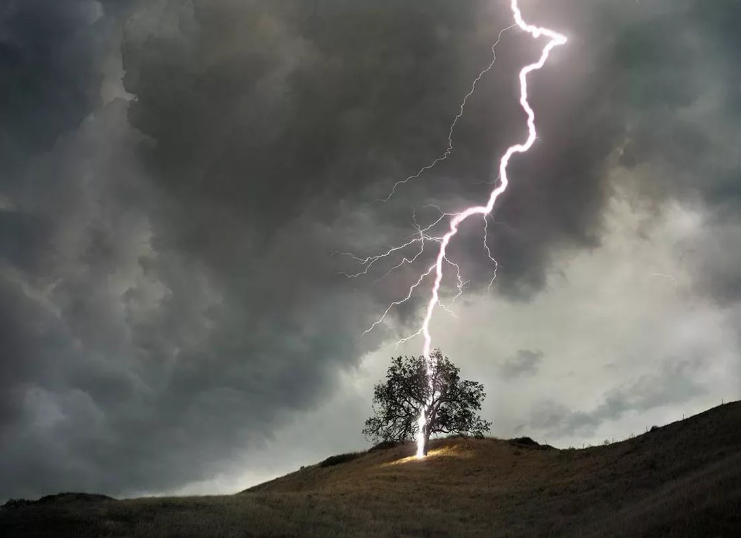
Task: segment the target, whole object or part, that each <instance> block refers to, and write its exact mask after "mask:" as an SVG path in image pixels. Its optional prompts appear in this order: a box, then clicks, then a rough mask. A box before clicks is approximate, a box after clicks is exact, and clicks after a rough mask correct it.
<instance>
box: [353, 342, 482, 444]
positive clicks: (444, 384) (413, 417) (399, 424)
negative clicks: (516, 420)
mask: <svg viewBox="0 0 741 538" xmlns="http://www.w3.org/2000/svg"><path fill="white" fill-rule="evenodd" d="M430 366H431V375H430V377H429V378H428V374H427V361H425V358H424V357H397V358H392V359H391V366H389V368H388V371H387V372H386V381H385V382H382V383H378V384H377V385H376V386H375V387H374V390H373V411H374V416H372V417H370V418H369V419H368V420H366V421H365V428H363V434H364V435H365V436H366V438H367V439H369V440H371V441H374V442H380V441H411V440H413V439H414V438H415V437H416V436H417V434H418V433H419V432H418V430H419V427H420V425H419V423H418V422H419V418H420V414H421V412H422V410H424V416H425V422H424V424H423V425H422V436H423V440H424V444H423V450H422V453H423V454H424V455H427V449H428V446H429V442H430V436H431V435H432V434H434V433H448V434H460V435H473V436H474V437H483V436H484V433H486V432H488V431H489V428H490V427H491V422H487V421H486V420H483V419H482V418H481V417H480V416H478V415H477V414H476V411H480V410H481V402H482V401H483V400H484V398H485V397H486V393H485V392H484V386H483V385H482V384H481V383H477V382H475V381H467V380H461V378H460V375H459V373H460V369H459V368H457V367H456V366H455V365H454V364H453V363H452V362H450V359H448V357H443V355H442V353H441V352H440V350H435V351H433V352H432V354H431V356H430ZM430 381H431V382H430Z"/></svg>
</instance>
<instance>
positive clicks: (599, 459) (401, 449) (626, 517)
mask: <svg viewBox="0 0 741 538" xmlns="http://www.w3.org/2000/svg"><path fill="white" fill-rule="evenodd" d="M414 452H415V447H414V446H413V445H412V444H394V443H387V444H384V445H382V446H379V447H374V449H371V450H368V451H365V452H358V453H351V454H340V455H336V456H332V457H330V458H327V459H325V460H323V461H322V462H320V463H318V464H316V465H312V466H309V467H305V468H302V469H301V470H299V471H296V472H294V473H291V474H289V475H286V476H284V477H281V478H278V479H275V480H272V481H270V482H266V483H264V484H260V485H258V486H255V487H253V488H250V489H248V490H246V491H243V492H241V493H239V494H236V495H227V496H218V497H189V498H147V499H131V500H121V501H115V502H90V501H91V500H94V499H92V498H89V497H91V496H86V495H85V496H83V497H80V498H78V499H76V498H75V497H74V495H75V494H63V495H62V496H61V498H59V499H57V500H56V501H54V502H47V503H41V502H36V503H33V504H31V505H28V506H19V507H17V508H14V509H11V510H3V511H0V536H3V537H5V536H9V537H10V536H29V537H32V536H60V537H65V536H111V537H118V536H121V537H123V536H137V537H175V536H178V537H190V536H192V537H209V536H219V537H221V536H235V537H236V536H253V537H258V536H266V537H267V536H271V537H277V536H282V537H300V536H321V537H328V538H332V537H340V536H342V537H348V536H351V537H361V538H362V537H368V538H370V537H398V536H435V537H442V536H454V537H458V536H467V537H478V536H481V537H487V538H491V537H496V536H507V537H536V536H537V537H541V536H549V537H579V538H589V537H595V538H596V537H605V536H615V537H625V538H640V537H644V538H648V537H665V536H672V537H675V538H676V537H686V538H690V537H692V538H696V537H705V536H707V537H713V538H723V537H728V538H737V537H738V536H741V509H740V508H739V507H740V506H741V403H739V402H735V403H730V404H726V405H723V406H719V407H716V408H713V409H711V410H709V411H706V412H704V413H701V414H699V415H696V416H694V417H690V418H688V419H686V420H682V421H679V422H674V423H672V424H668V425H666V426H662V427H657V428H655V429H653V428H652V430H651V431H649V432H646V433H644V434H642V435H639V436H637V437H634V438H632V439H628V440H625V441H621V442H616V443H613V444H610V445H603V446H597V447H590V448H586V449H581V450H579V449H565V450H558V449H554V448H553V447H549V446H547V445H540V444H539V443H537V442H536V441H534V440H532V439H530V438H526V437H521V438H518V439H512V440H508V441H505V440H498V439H470V438H451V439H441V440H437V441H434V442H433V444H432V447H431V451H430V455H429V456H428V457H427V458H425V459H423V460H417V459H416V458H414V457H413V456H414ZM70 495H72V496H70ZM92 497H94V496H92ZM96 498H97V497H96ZM104 500H109V499H101V501H104ZM61 501H63V502H61Z"/></svg>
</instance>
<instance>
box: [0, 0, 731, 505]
mask: <svg viewBox="0 0 741 538" xmlns="http://www.w3.org/2000/svg"><path fill="white" fill-rule="evenodd" d="M520 3H521V5H522V9H523V13H524V16H525V18H526V19H527V20H528V21H530V22H532V23H535V24H540V25H544V26H550V27H553V28H554V29H557V30H558V31H561V32H563V33H564V34H566V35H567V36H568V38H569V42H568V44H567V45H565V46H564V47H560V48H558V49H557V50H556V51H555V52H554V53H553V55H552V58H551V60H550V62H549V63H548V65H547V67H546V68H545V69H544V70H542V71H541V72H538V73H537V74H533V75H532V77H531V102H532V105H533V107H534V109H535V110H536V115H537V118H538V129H539V136H538V140H537V142H536V144H535V146H534V148H533V149H532V151H531V152H530V153H529V154H528V155H527V156H526V157H516V158H515V159H513V161H512V166H511V168H510V179H511V185H510V188H509V190H508V191H507V193H506V194H505V195H504V196H503V197H502V198H501V199H500V201H499V203H498V206H497V208H496V210H495V214H494V215H493V217H492V219H491V222H490V223H489V226H488V236H487V239H488V243H487V244H488V246H489V248H490V250H491V252H492V254H493V255H494V256H495V257H496V259H497V260H498V262H499V264H500V265H499V269H498V272H497V278H496V280H495V281H494V285H493V286H492V287H491V289H489V287H488V285H489V282H490V280H491V278H492V276H493V274H494V273H493V266H492V263H491V262H490V260H489V259H488V257H487V255H486V251H485V249H484V246H483V245H484V244H483V240H484V225H483V222H482V221H481V219H477V220H476V221H475V222H470V223H466V224H465V225H464V226H463V227H462V229H461V233H460V235H459V236H458V237H457V241H456V242H455V243H454V245H453V246H452V247H451V252H450V253H451V258H453V259H454V260H456V261H458V262H459V264H460V267H461V272H462V276H463V278H464V280H466V281H468V284H467V286H466V288H465V293H464V294H463V295H462V296H461V297H460V298H458V299H457V301H456V302H455V304H454V305H452V307H451V310H452V311H453V314H454V315H453V314H451V313H448V312H446V311H444V310H440V309H438V310H437V311H436V312H435V317H434V318H433V322H432V331H433V338H434V340H433V345H435V346H439V347H441V348H442V350H443V352H444V353H445V354H446V355H448V356H449V357H450V358H451V359H452V360H453V362H455V363H456V364H457V365H458V366H459V367H460V368H461V370H462V375H463V377H464V378H468V379H474V380H477V381H481V382H482V383H484V385H485V387H486V391H487V394H488V396H487V399H486V401H485V404H484V408H483V413H482V414H483V416H484V418H485V419H487V420H492V421H493V422H494V425H493V428H492V434H493V435H495V436H498V437H512V436H520V435H529V436H531V437H533V438H535V439H536V440H538V441H541V442H545V441H547V442H548V443H550V444H553V445H556V446H561V447H566V446H571V445H573V446H580V445H581V444H582V443H599V442H601V441H603V440H604V439H612V438H615V439H620V438H624V437H627V436H628V435H629V434H631V433H634V434H638V433H641V432H643V431H644V430H645V428H646V427H650V426H651V425H654V424H664V423H666V422H670V421H673V420H677V419H681V417H682V415H690V414H694V413H697V412H700V411H703V410H705V409H707V408H709V407H712V406H715V405H717V404H719V403H720V402H721V400H726V401H728V400H733V399H738V398H740V397H741V358H740V357H741V355H740V354H739V345H740V344H741V339H740V336H741V334H740V332H739V328H740V327H741V271H739V267H740V266H741V177H740V174H741V153H740V152H739V151H738V148H739V147H741V129H740V127H741V80H740V77H741V75H740V73H741V69H740V68H741V65H739V64H740V63H741V57H740V56H739V51H741V34H739V32H738V31H737V28H738V27H739V25H741V4H740V3H739V2H737V1H736V0H713V1H712V2H708V1H707V0H640V1H639V2H636V1H634V0H548V1H546V0H521V2H520ZM508 4H509V2H508V1H505V0H285V1H281V2H273V1H269V0H147V1H137V0H99V1H94V0H66V1H64V2H60V1H59V0H5V1H4V2H2V6H0V500H2V499H6V498H9V497H29V498H34V497H38V496H40V495H42V494H50V493H56V492H60V491H88V492H96V493H105V494H109V495H114V496H132V495H138V494H162V493H222V492H224V493H226V492H233V491H237V490H239V489H243V488H246V487H248V486H250V485H254V484H255V483H257V482H259V481H262V480H266V479H269V478H272V477H274V476H276V475H278V474H283V473H286V472H290V471H292V470H295V469H296V468H298V467H299V466H301V465H306V464H311V463H315V462H317V461H319V460H322V459H324V458H326V457H327V456H330V455H332V454H337V453H340V452H345V451H349V450H358V449H363V448H366V447H367V444H366V442H365V440H364V439H363V437H362V435H361V434H360V430H361V428H362V424H363V421H364V419H365V418H367V416H369V414H370V413H371V397H372V387H373V384H374V383H375V382H377V381H379V380H380V379H381V378H382V377H383V375H384V372H385V369H386V367H387V366H388V363H389V359H390V357H391V356H392V355H402V354H414V355H418V354H420V353H421V349H422V342H421V340H420V339H419V338H417V339H414V340H411V341H409V342H407V343H405V344H403V345H401V346H399V347H398V348H397V347H396V346H395V343H396V342H397V341H398V340H399V338H401V337H404V336H406V335H409V334H412V333H414V332H416V331H417V330H418V328H419V324H420V321H421V315H422V313H423V309H424V307H425V304H426V302H427V300H428V298H429V296H428V295H426V294H425V288H424V287H421V288H420V293H419V294H418V295H415V296H414V297H412V299H411V300H410V301H409V302H408V303H407V304H405V305H403V306H402V307H400V308H398V309H394V310H392V311H391V312H390V314H389V316H388V317H387V319H386V322H385V323H384V324H382V325H380V326H379V327H377V328H376V329H375V330H374V331H372V332H371V333H369V334H367V335H365V336H363V333H364V331H365V330H366V329H367V328H368V327H370V326H371V325H372V324H373V322H374V321H376V320H377V319H378V318H379V317H380V316H381V315H382V314H383V312H384V311H385V309H386V308H387V306H388V305H389V303H391V302H392V301H395V300H397V299H399V298H401V297H403V296H404V295H405V294H406V291H407V289H408V287H409V286H410V285H411V284H412V283H413V282H414V281H415V280H416V278H417V276H418V275H419V271H420V270H421V269H423V268H424V267H425V262H428V261H429V259H430V258H429V257H428V258H425V256H424V255H423V256H422V257H420V259H419V260H418V261H419V262H420V263H419V264H416V265H405V266H404V267H402V268H401V270H399V271H396V272H394V273H392V274H391V275H389V276H388V277H387V278H385V279H381V278H380V277H382V276H383V275H384V274H385V273H386V272H387V271H388V270H389V269H390V268H391V267H392V266H393V265H394V264H395V263H398V262H399V261H401V259H400V258H396V259H395V260H393V261H389V262H388V263H386V264H384V263H379V264H378V265H376V266H374V267H373V268H372V269H371V270H370V271H369V272H368V274H367V275H363V276H361V277H359V278H347V277H346V276H345V275H344V274H343V273H353V272H359V271H362V270H363V268H362V266H357V265H355V264H354V261H353V259H352V258H350V257H347V256H342V255H338V254H337V252H352V253H354V254H356V255H357V256H360V257H365V256H370V255H374V254H378V253H379V252H382V251H383V250H384V249H388V248H389V246H390V245H394V244H398V243H400V242H402V243H403V242H404V241H405V240H406V238H408V237H409V236H410V235H411V234H413V233H414V232H415V228H414V220H413V218H414V217H416V220H417V222H419V223H420V224H425V223H430V222H432V221H433V220H434V219H436V218H437V217H438V212H437V211H438V210H437V209H435V208H434V207H431V205H436V206H438V207H439V208H440V209H441V210H443V211H456V210H460V209H461V208H462V207H465V206H466V205H469V204H472V203H481V202H482V201H485V200H486V198H487V196H488V192H489V191H490V190H491V188H492V182H493V181H494V180H496V174H497V168H498V159H499V157H500V156H501V154H502V153H503V152H504V150H505V149H506V148H507V146H509V145H510V144H513V143H516V142H520V141H522V140H523V139H524V137H525V135H526V131H525V116H524V114H523V112H522V109H521V108H520V107H519V105H518V102H517V98H518V95H517V92H518V87H517V72H518V70H519V69H520V68H521V67H522V66H524V65H525V64H527V63H530V62H533V61H535V60H536V59H537V57H538V55H539V53H540V50H541V47H542V46H543V45H544V41H543V40H540V41H536V40H533V39H532V38H531V37H530V36H528V35H527V34H525V33H523V32H521V31H519V30H517V29H513V30H509V31H508V32H506V33H504V34H503V36H502V41H501V43H499V45H498V46H497V48H496V54H497V59H496V61H495V63H494V65H493V66H492V68H491V70H490V71H489V72H488V73H486V75H485V76H484V77H483V78H482V79H481V80H480V82H479V84H478V85H477V87H476V92H475V93H474V95H473V96H472V97H471V98H470V99H469V100H468V101H467V104H466V108H465V114H464V115H463V117H462V118H461V119H460V121H459V122H458V123H457V125H456V129H455V131H454V133H453V143H454V149H453V151H452V153H451V154H450V156H449V158H448V159H447V160H445V161H444V162H441V163H440V164H439V165H438V166H436V167H435V168H433V169H432V170H430V171H428V172H426V173H424V174H422V175H420V177H418V178H416V179H414V180H412V181H410V182H408V183H407V184H404V185H402V186H401V187H400V188H398V189H397V190H396V192H395V195H394V197H393V198H391V199H390V200H389V201H388V202H386V203H381V202H378V199H379V198H383V197H385V196H386V195H387V194H388V193H389V192H390V189H391V187H392V186H393V185H394V183H395V182H396V181H399V180H401V179H404V178H406V177H408V176H410V175H412V174H414V173H415V172H416V171H417V170H419V169H420V168H422V167H424V166H425V165H427V164H429V163H430V162H432V161H434V160H435V159H436V158H437V157H439V156H440V155H442V154H443V152H444V151H445V148H446V147H447V145H448V131H449V127H450V124H451V122H452V121H453V119H454V118H455V117H456V114H458V112H459V107H460V104H461V100H462V99H463V97H464V96H465V95H466V93H467V92H468V91H469V89H470V87H471V83H472V81H473V80H474V78H475V77H476V75H477V74H478V73H479V72H480V71H481V70H482V69H483V68H484V67H486V66H487V65H488V64H489V63H490V62H491V60H492V50H491V47H492V45H493V44H494V42H495V41H496V39H497V36H498V34H499V32H500V31H501V30H502V29H504V28H506V27H508V26H510V25H511V24H512V23H513V20H512V16H511V12H510V10H509V5H508ZM413 216H414V217H413ZM432 246H434V245H431V246H430V249H429V250H428V252H427V255H430V256H431V255H433V252H432ZM407 254H408V255H409V256H411V255H413V254H414V249H410V250H409V251H407ZM455 293H456V289H455V278H454V277H453V275H452V274H450V273H449V274H448V277H447V278H446V280H445V282H444V286H443V297H444V299H445V300H446V301H447V303H448V304H449V303H450V300H451V299H452V297H453V296H454V295H455Z"/></svg>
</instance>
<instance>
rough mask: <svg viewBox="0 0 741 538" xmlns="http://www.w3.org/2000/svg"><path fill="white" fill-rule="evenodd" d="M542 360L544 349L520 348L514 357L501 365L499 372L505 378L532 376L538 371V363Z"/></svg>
mask: <svg viewBox="0 0 741 538" xmlns="http://www.w3.org/2000/svg"><path fill="white" fill-rule="evenodd" d="M542 360H543V352H542V351H540V350H536V351H532V350H529V349H520V350H518V351H517V353H516V354H515V356H514V357H510V358H509V359H507V360H506V361H505V362H504V363H503V364H502V365H501V366H500V367H499V374H500V375H501V376H502V377H503V378H504V379H512V378H515V377H522V376H532V375H534V374H535V373H536V372H537V370H538V365H539V364H540V362H541V361H542Z"/></svg>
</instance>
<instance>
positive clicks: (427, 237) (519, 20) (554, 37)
mask: <svg viewBox="0 0 741 538" xmlns="http://www.w3.org/2000/svg"><path fill="white" fill-rule="evenodd" d="M511 8H512V13H513V15H514V18H515V24H514V25H512V26H510V27H509V28H505V29H504V30H502V32H500V34H499V39H498V40H497V42H496V43H495V44H494V46H493V47H492V52H494V49H495V47H496V45H497V44H498V43H499V41H500V40H501V37H502V34H503V33H504V32H505V31H506V30H509V29H510V28H513V27H515V26H517V27H519V28H520V29H521V30H524V31H525V32H527V33H528V34H530V35H531V36H533V38H535V39H538V38H540V37H546V38H548V43H547V44H546V45H545V47H544V48H543V51H542V53H541V55H540V58H539V60H538V61H537V62H535V63H532V64H530V65H527V66H525V67H524V68H523V69H522V70H521V71H520V75H519V81H520V105H521V106H522V108H523V110H524V111H525V113H526V114H527V126H528V137H527V139H526V140H525V142H523V143H520V144H515V145H513V146H511V147H510V148H509V149H507V151H506V152H505V153H504V156H503V157H502V159H501V161H500V164H499V178H498V179H499V186H498V187H496V188H495V189H494V190H493V191H492V192H491V194H490V195H489V200H488V202H487V203H486V205H479V206H471V207H469V208H467V209H465V210H463V211H461V212H460V213H443V214H442V215H441V216H440V218H439V219H437V220H436V221H435V222H433V223H432V224H431V225H429V226H427V227H425V228H422V227H420V226H419V225H417V224H416V219H415V227H416V229H417V234H416V235H415V236H413V238H412V239H410V240H409V241H407V242H406V243H404V244H403V245H401V246H398V247H393V248H391V249H389V250H388V251H387V252H385V253H383V254H380V255H378V256H371V257H368V258H365V259H362V258H358V257H356V256H352V257H353V259H355V260H356V261H357V262H358V263H360V264H361V265H363V266H364V270H363V271H362V272H360V273H358V274H355V275H347V276H349V277H358V276H360V275H364V274H367V273H368V270H369V269H370V268H371V267H372V266H373V265H374V264H375V263H376V262H378V261H379V260H381V259H384V258H388V257H389V256H392V255H393V254H397V253H399V252H400V251H402V250H404V249H406V248H407V247H410V246H411V245H418V246H419V251H418V252H417V253H416V254H415V256H413V257H412V258H411V259H409V258H406V257H404V258H403V260H402V261H401V262H400V263H398V264H397V265H396V266H394V267H393V268H392V269H391V270H390V271H389V273H391V272H392V271H394V270H396V269H398V268H400V267H401V266H403V265H405V264H410V263H413V262H414V260H416V259H417V258H418V257H419V256H421V255H422V253H423V252H424V248H425V245H426V244H427V243H428V242H433V243H436V244H438V245H439V247H438V250H437V255H436V258H435V263H434V264H433V265H432V266H430V267H429V268H428V269H427V270H426V271H425V272H423V273H422V274H421V275H420V276H419V279H418V280H417V281H416V282H415V283H414V284H412V286H411V287H410V288H409V293H407V295H406V296H405V297H404V298H402V299H400V300H398V301H394V302H393V303H391V304H390V305H389V307H388V308H387V309H386V311H385V312H384V314H383V316H381V318H380V319H379V320H377V321H376V322H375V323H374V324H373V325H372V326H371V327H370V328H369V329H368V330H367V331H365V333H363V334H364V335H365V334H367V333H368V332H370V331H372V330H373V329H374V328H375V327H377V326H378V325H379V324H381V323H383V321H384V320H385V318H386V316H387V315H388V314H389V312H390V311H391V310H392V309H393V308H395V307H397V306H399V305H401V304H403V303H405V302H406V301H408V300H409V299H411V297H412V295H413V294H414V292H415V291H416V290H417V289H418V288H419V287H420V286H421V284H422V282H424V280H425V279H426V278H427V277H428V276H430V275H433V274H434V276H435V277H434V281H433V285H432V289H431V294H430V300H429V302H428V303H427V308H426V310H425V317H424V320H423V321H422V325H421V327H420V329H419V330H418V331H417V332H416V333H414V334H413V335H411V336H409V337H407V338H404V339H403V340H401V341H400V342H399V344H401V343H404V342H406V341H408V340H410V339H412V338H414V337H416V336H419V335H422V336H423V338H424V346H423V356H424V357H425V358H426V359H427V378H428V382H429V383H432V366H433V365H432V363H431V360H430V357H431V351H432V334H431V333H430V322H431V320H432V315H433V314H434V312H435V307H437V306H441V307H442V308H445V306H444V305H442V303H441V301H440V286H441V284H442V280H443V276H444V267H445V266H446V265H450V266H452V267H453V268H454V269H455V270H456V275H457V281H458V295H456V298H457V297H458V296H460V294H461V293H462V291H463V287H464V285H465V284H466V283H465V282H464V281H463V279H462V277H461V274H460V267H459V266H458V265H457V264H455V263H453V262H451V261H450V260H449V259H448V257H447V251H448V246H449V245H450V242H451V241H452V240H453V238H454V237H455V236H456V234H457V233H458V229H459V227H460V225H461V224H462V223H463V222H464V221H465V220H467V219H468V218H469V217H472V216H474V215H479V216H481V217H483V219H484V247H485V250H486V253H487V256H488V257H489V259H490V260H491V261H492V262H494V264H495V268H498V264H497V262H496V260H495V259H494V257H493V256H492V253H491V250H490V249H489V246H488V243H487V240H488V220H487V218H488V217H489V215H490V214H491V212H492V210H493V209H494V206H495V204H496V202H497V200H498V199H499V197H500V196H501V195H502V194H503V193H504V192H505V191H506V190H507V187H508V185H509V176H508V175H507V168H508V166H509V162H510V160H511V158H512V157H513V156H514V155H515V154H517V153H526V152H527V151H528V150H529V149H530V148H531V147H532V146H533V144H534V143H535V140H536V138H537V131H536V128H535V112H534V111H533V109H532V107H531V106H530V103H529V102H528V85H527V77H528V75H529V74H530V73H532V72H533V71H537V70H539V69H541V68H542V67H543V66H544V65H545V63H546V62H547V61H548V58H549V56H550V53H551V51H552V50H553V49H554V48H556V47H558V46H560V45H564V44H565V43H566V41H567V40H566V36H564V35H561V34H559V33H557V32H555V31H553V30H549V29H547V28H541V27H538V26H533V25H530V24H528V23H527V22H525V20H524V19H523V17H522V12H521V11H520V7H519V4H518V0H512V4H511ZM495 60H496V55H495V57H494V60H492V62H491V63H490V64H489V66H488V67H487V68H486V69H484V70H483V71H482V72H481V73H480V74H479V76H478V77H477V78H476V80H475V81H474V83H473V85H472V87H471V91H470V92H469V93H468V94H467V95H466V97H465V98H464V100H463V103H462V104H461V107H460V112H459V114H458V115H457V116H456V117H455V120H454V121H453V124H452V125H451V127H450V131H449V136H448V148H447V149H446V150H445V152H444V153H443V155H442V156H441V157H439V158H438V159H436V160H435V161H433V162H432V163H431V164H430V165H428V166H426V167H424V168H422V169H421V170H419V171H418V172H417V173H416V174H414V175H412V176H409V177H407V178H406V179H404V180H401V181H399V182H397V183H396V184H394V186H393V188H392V190H391V193H390V194H389V196H388V197H387V198H386V199H385V200H384V201H387V200H389V199H390V198H391V197H392V196H393V194H394V192H395V190H396V188H397V187H398V186H399V185H402V184H404V183H407V182H408V181H410V180H412V179H415V178H417V177H419V176H420V175H422V174H423V173H424V172H426V171H428V170H430V169H431V168H432V167H434V166H435V165H436V164H438V163H439V162H441V161H444V160H445V159H447V157H448V155H450V153H451V151H452V149H453V147H452V146H453V143H452V138H453V130H454V129H455V126H456V124H457V123H458V120H459V119H460V118H461V116H462V115H463V109H464V107H465V105H466V102H467V100H468V98H469V97H470V96H471V95H472V94H473V92H474V91H475V89H476V84H477V83H478V82H479V80H481V77H483V76H484V74H485V73H487V72H488V71H489V70H490V69H491V68H492V67H493V65H494V61H495ZM444 219H450V222H449V226H448V231H447V232H446V233H445V234H444V235H442V236H433V235H431V230H432V228H434V227H435V226H436V225H437V224H439V223H440V222H442V221H443V220H444ZM387 274H388V273H387ZM495 278H496V272H495ZM492 283H493V279H492V282H491V283H490V284H489V286H490V287H491V284H492ZM432 388H433V387H432V386H430V389H431V390H430V393H432V392H433V391H432ZM427 405H429V403H428V404H426V405H425V406H423V407H422V409H421V411H420V416H419V419H418V422H417V426H418V428H417V457H419V458H421V457H424V448H425V433H424V430H425V428H426V426H427V417H426V410H425V407H427Z"/></svg>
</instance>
